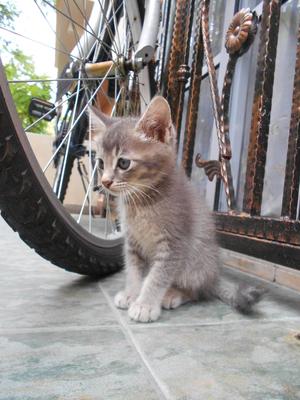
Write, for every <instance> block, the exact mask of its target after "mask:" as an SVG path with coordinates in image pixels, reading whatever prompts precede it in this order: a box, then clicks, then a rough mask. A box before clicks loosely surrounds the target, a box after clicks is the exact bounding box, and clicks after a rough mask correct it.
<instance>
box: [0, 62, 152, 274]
mask: <svg viewBox="0 0 300 400" xmlns="http://www.w3.org/2000/svg"><path fill="white" fill-rule="evenodd" d="M150 79H151V80H152V79H154V77H153V75H152V74H151V78H150ZM152 84H153V82H152ZM152 87H154V86H152ZM0 109H1V113H2V116H1V118H0V211H1V215H2V217H3V218H4V219H5V220H6V222H7V223H8V224H9V225H10V226H11V228H12V229H13V230H14V231H16V232H18V234H19V236H20V238H21V239H22V240H23V241H24V242H25V243H26V244H27V245H28V246H30V247H31V248H33V249H34V250H35V251H36V253H38V254H39V255H41V256H42V257H43V258H45V259H46V260H49V261H50V262H51V263H53V264H54V265H56V266H58V267H60V268H63V269H65V270H67V271H70V272H74V273H78V274H82V275H89V276H95V277H104V276H107V275H109V274H111V273H114V272H116V271H118V270H120V269H121V268H122V265H123V257H122V251H123V246H122V242H123V240H122V238H118V239H113V240H109V241H107V240H104V239H101V238H98V237H95V236H94V235H92V234H90V233H89V232H88V231H86V230H85V229H83V228H82V227H81V226H80V225H79V224H77V223H76V221H75V220H74V219H73V218H72V217H71V215H70V214H69V213H68V212H66V210H65V209H64V207H63V205H62V203H61V202H60V201H59V199H58V198H57V197H56V196H55V194H54V193H53V190H52V188H51V186H50V184H49V183H48V181H47V179H46V177H45V176H44V174H43V173H42V170H41V168H40V166H39V164H38V162H37V159H36V157H35V155H34V153H33V151H32V148H31V145H30V143H29V141H28V139H27V137H26V134H25V132H24V130H23V128H22V126H21V122H20V120H19V117H18V115H17V111H16V108H15V105H14V102H13V99H12V97H11V94H10V90H9V87H8V83H7V81H6V76H5V72H4V69H3V66H2V62H1V60H0ZM72 164H73V163H72Z"/></svg>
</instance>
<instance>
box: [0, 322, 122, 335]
mask: <svg viewBox="0 0 300 400" xmlns="http://www.w3.org/2000/svg"><path fill="white" fill-rule="evenodd" d="M112 328H113V329H115V328H118V329H120V326H119V325H117V324H107V325H84V326H79V325H68V326H53V327H50V326H49V327H48V326H45V327H29V328H0V336H1V335H5V334H12V335H13V334H16V333H43V332H46V333H47V332H70V331H90V330H91V331H94V330H97V329H112Z"/></svg>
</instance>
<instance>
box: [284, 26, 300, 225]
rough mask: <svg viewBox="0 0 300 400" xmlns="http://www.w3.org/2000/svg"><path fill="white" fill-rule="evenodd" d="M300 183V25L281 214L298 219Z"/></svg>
mask: <svg viewBox="0 0 300 400" xmlns="http://www.w3.org/2000/svg"><path fill="white" fill-rule="evenodd" d="M299 183H300V26H299V30H298V44H297V55H296V67H295V77H294V90H293V103H292V113H291V122H290V134H289V144H288V151H287V162H286V169H285V180H284V189H283V200H282V211H281V215H282V216H284V217H289V218H291V219H296V215H297V205H298V196H299Z"/></svg>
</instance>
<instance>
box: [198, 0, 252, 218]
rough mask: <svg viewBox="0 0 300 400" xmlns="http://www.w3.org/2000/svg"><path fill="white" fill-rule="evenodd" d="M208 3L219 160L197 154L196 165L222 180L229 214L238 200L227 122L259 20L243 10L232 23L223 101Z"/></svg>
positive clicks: (205, 31)
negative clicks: (236, 78) (241, 61)
mask: <svg viewBox="0 0 300 400" xmlns="http://www.w3.org/2000/svg"><path fill="white" fill-rule="evenodd" d="M209 3H210V1H209V0H203V1H202V5H201V27H202V36H203V48H204V56H205V60H206V64H207V68H208V75H209V81H210V90H211V97H212V103H213V111H214V118H215V123H216V128H217V135H218V144H219V160H211V161H206V160H202V159H201V155H200V154H197V155H196V160H195V162H196V165H197V166H198V167H199V168H204V171H205V173H206V175H207V176H208V178H209V180H210V181H211V180H213V178H214V176H219V177H221V178H222V180H223V183H224V189H225V193H226V199H227V206H228V209H229V210H232V209H234V205H235V198H234V197H235V196H234V188H233V183H232V174H231V165H230V159H231V156H232V152H231V145H230V137H229V119H228V113H229V103H230V93H231V85H232V80H233V75H234V71H235V66H236V62H237V59H238V58H239V57H240V56H241V55H243V54H244V53H245V52H246V51H247V50H248V49H249V47H250V45H251V44H252V42H253V40H254V37H255V34H256V32H257V23H258V18H257V15H256V14H255V12H251V11H250V9H242V10H240V11H239V12H238V13H236V14H235V15H234V17H233V20H232V22H231V24H230V25H229V28H228V31H227V34H226V42H225V47H226V50H227V52H228V54H229V60H228V64H227V69H226V73H225V78H224V84H223V90H222V97H221V99H220V96H219V92H218V88H217V78H216V71H215V67H214V63H213V54H212V49H211V42H210V36H209V19H208V10H209Z"/></svg>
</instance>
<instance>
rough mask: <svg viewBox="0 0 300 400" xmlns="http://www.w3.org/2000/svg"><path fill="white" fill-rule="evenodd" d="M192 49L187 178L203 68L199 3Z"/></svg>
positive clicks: (185, 160) (185, 150)
mask: <svg viewBox="0 0 300 400" xmlns="http://www.w3.org/2000/svg"><path fill="white" fill-rule="evenodd" d="M194 40H195V44H194V49H193V59H192V68H191V81H190V95H189V100H188V106H187V114H186V124H185V137H184V145H183V159H182V165H183V167H184V169H185V171H186V174H187V176H191V173H192V166H193V155H194V145H195V135H196V127H197V119H198V108H199V98H200V87H201V79H202V67H203V58H204V51H203V36H202V30H201V7H200V1H199V2H198V7H197V10H196V21H195V34H194Z"/></svg>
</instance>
